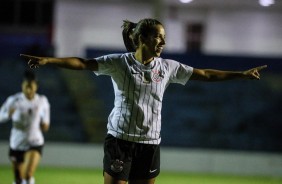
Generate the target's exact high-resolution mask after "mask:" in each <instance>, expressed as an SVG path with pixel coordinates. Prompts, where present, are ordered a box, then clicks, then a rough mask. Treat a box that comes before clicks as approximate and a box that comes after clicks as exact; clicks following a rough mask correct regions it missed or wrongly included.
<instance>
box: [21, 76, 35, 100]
mask: <svg viewBox="0 0 282 184" xmlns="http://www.w3.org/2000/svg"><path fill="white" fill-rule="evenodd" d="M37 88H38V86H37V82H36V81H34V80H33V81H27V80H24V81H23V83H22V91H23V93H24V95H25V96H26V98H27V99H29V100H32V99H33V98H34V95H35V93H36V91H37Z"/></svg>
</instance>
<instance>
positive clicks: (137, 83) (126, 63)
mask: <svg viewBox="0 0 282 184" xmlns="http://www.w3.org/2000/svg"><path fill="white" fill-rule="evenodd" d="M95 60H97V62H98V71H95V74H96V75H109V76H111V78H112V83H113V87H114V93H115V102H114V108H113V110H112V112H111V114H110V115H109V118H108V125H107V128H108V133H109V134H111V135H113V136H114V137H116V138H120V139H123V140H127V141H133V142H138V143H145V144H159V143H160V141H161V135H160V131H161V109H162V100H163V94H164V91H165V89H166V88H167V86H168V85H169V84H170V83H180V84H182V85H185V84H186V82H187V81H188V80H189V78H190V76H191V75H192V73H193V68H192V67H190V66H187V65H184V64H181V63H179V62H177V61H174V60H169V59H162V58H155V59H154V60H153V61H152V62H150V63H149V64H148V65H143V64H141V63H140V62H138V61H137V60H136V59H135V58H134V53H125V54H111V55H106V56H101V57H98V58H95Z"/></svg>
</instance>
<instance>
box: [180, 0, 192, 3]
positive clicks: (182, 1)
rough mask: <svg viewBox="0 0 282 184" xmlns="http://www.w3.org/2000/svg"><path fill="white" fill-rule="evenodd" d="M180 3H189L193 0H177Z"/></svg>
mask: <svg viewBox="0 0 282 184" xmlns="http://www.w3.org/2000/svg"><path fill="white" fill-rule="evenodd" d="M179 1H180V2H181V3H191V2H192V1H193V0H179Z"/></svg>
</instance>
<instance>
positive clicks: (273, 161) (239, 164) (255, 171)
mask: <svg viewBox="0 0 282 184" xmlns="http://www.w3.org/2000/svg"><path fill="white" fill-rule="evenodd" d="M7 153H8V142H0V155H1V156H0V164H1V165H7V164H9V160H8V158H7ZM102 159H103V145H96V144H91V145H90V144H73V143H47V144H46V145H45V148H44V152H43V158H42V161H41V166H52V167H81V168H97V169H101V168H102ZM161 168H162V171H177V172H195V173H211V174H214V173H216V174H234V175H264V176H281V173H282V155H281V154H274V153H261V152H238V151H220V150H201V149H187V148H186V149H180V148H167V147H165V148H162V151H161Z"/></svg>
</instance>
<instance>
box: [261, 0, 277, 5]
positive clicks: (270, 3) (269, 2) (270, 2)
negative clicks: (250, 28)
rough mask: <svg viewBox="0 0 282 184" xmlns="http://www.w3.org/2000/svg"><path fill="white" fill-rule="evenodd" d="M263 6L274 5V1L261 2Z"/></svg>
mask: <svg viewBox="0 0 282 184" xmlns="http://www.w3.org/2000/svg"><path fill="white" fill-rule="evenodd" d="M259 4H260V5H261V6H270V5H272V4H274V0H259Z"/></svg>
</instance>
